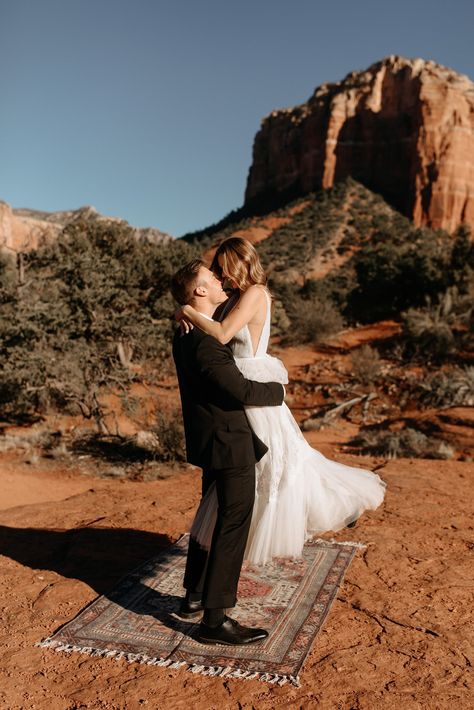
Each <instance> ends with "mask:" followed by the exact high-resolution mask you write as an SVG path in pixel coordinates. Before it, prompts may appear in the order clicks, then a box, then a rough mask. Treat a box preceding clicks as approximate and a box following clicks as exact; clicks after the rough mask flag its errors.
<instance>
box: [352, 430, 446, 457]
mask: <svg viewBox="0 0 474 710" xmlns="http://www.w3.org/2000/svg"><path fill="white" fill-rule="evenodd" d="M350 444H351V445H353V446H355V447H357V448H358V449H359V450H360V452H361V453H362V454H365V455H370V456H384V457H387V458H400V457H404V458H424V459H450V458H452V456H453V454H454V450H453V448H452V447H451V446H450V445H449V444H447V443H446V442H445V441H442V440H441V439H436V438H433V437H428V436H426V434H424V433H423V432H421V431H419V430H418V429H413V428H409V427H407V428H406V429H402V430H401V431H381V430H369V429H362V430H361V432H360V433H359V435H358V436H357V437H355V438H353V439H352V440H351V442H350Z"/></svg>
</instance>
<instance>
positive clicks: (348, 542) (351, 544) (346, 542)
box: [313, 537, 367, 548]
mask: <svg viewBox="0 0 474 710" xmlns="http://www.w3.org/2000/svg"><path fill="white" fill-rule="evenodd" d="M313 542H326V543H327V542H335V543H337V544H338V545H349V547H360V548H365V547H367V545H366V544H365V543H363V542H354V541H352V540H335V539H334V538H331V539H330V540H324V539H323V538H322V537H317V538H315V539H314V540H313Z"/></svg>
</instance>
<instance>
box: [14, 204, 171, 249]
mask: <svg viewBox="0 0 474 710" xmlns="http://www.w3.org/2000/svg"><path fill="white" fill-rule="evenodd" d="M81 221H85V222H102V223H103V222H112V223H115V224H122V225H125V226H130V225H128V222H127V221H126V220H124V219H120V218H118V217H106V216H104V215H102V214H100V212H98V211H97V210H96V209H95V207H91V206H90V205H86V206H84V207H80V208H79V209H76V210H62V211H58V212H44V211H41V210H32V209H26V208H12V207H11V206H10V205H9V204H8V203H7V202H2V201H0V250H7V251H10V252H16V253H18V252H26V251H31V250H32V249H37V248H38V247H39V246H41V245H42V244H49V243H51V242H52V241H54V240H55V239H56V238H57V236H58V235H59V234H60V233H61V232H62V230H63V229H64V227H65V226H66V225H68V224H73V223H76V222H81ZM130 229H131V230H132V234H133V236H134V237H135V238H136V239H137V240H138V241H142V240H143V241H148V242H152V243H154V244H168V243H169V242H170V241H173V237H171V236H170V235H169V234H166V232H162V231H161V230H159V229H155V228H154V227H145V228H141V227H130Z"/></svg>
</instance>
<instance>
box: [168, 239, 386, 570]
mask: <svg viewBox="0 0 474 710" xmlns="http://www.w3.org/2000/svg"><path fill="white" fill-rule="evenodd" d="M211 270H212V271H214V273H216V275H217V276H218V277H219V278H221V279H227V281H228V282H229V284H230V286H231V287H232V288H233V289H234V294H233V295H232V296H231V297H230V298H229V300H228V301H227V302H226V304H225V305H224V309H223V313H222V314H221V318H222V320H221V322H217V321H216V320H214V321H211V320H208V319H207V318H206V317H205V316H203V315H202V314H200V313H198V312H197V311H196V310H195V309H194V308H193V307H192V306H189V305H186V306H183V308H182V309H181V310H180V311H179V312H178V313H177V314H176V318H177V319H178V320H180V321H181V323H182V327H183V328H184V329H188V328H189V327H192V326H198V327H199V328H200V329H201V330H203V331H205V332H206V333H208V334H209V335H212V336H214V337H215V338H217V339H218V340H219V341H220V342H221V343H229V345H230V347H231V348H232V352H233V355H234V358H235V362H236V364H237V367H238V368H239V370H240V371H241V372H242V374H243V375H244V376H245V377H246V378H248V379H251V380H257V381H259V382H270V381H274V382H281V383H282V384H286V383H287V382H288V373H287V371H286V369H285V367H284V365H283V363H282V362H281V360H278V359H277V358H275V357H273V356H271V355H269V354H268V353H267V347H268V341H269V338H270V320H271V296H270V293H269V291H268V289H267V287H266V282H267V278H266V275H265V272H264V270H263V267H262V265H261V263H260V259H259V257H258V254H257V252H256V250H255V247H254V246H253V245H252V244H251V243H250V242H249V241H247V240H246V239H243V238H240V237H229V238H228V239H226V240H225V241H223V242H222V243H221V244H220V245H219V247H218V248H217V251H216V254H215V256H214V260H213V262H212V264H211ZM222 315H223V316H224V317H222ZM215 317H216V316H215ZM245 412H246V415H247V418H248V420H249V423H250V426H251V427H252V429H253V430H254V432H255V433H256V435H257V436H258V437H259V438H260V439H261V440H262V441H264V442H265V443H266V445H267V446H268V452H267V453H266V454H265V456H264V457H263V458H262V459H261V460H260V461H259V462H258V463H257V465H256V496H255V505H254V509H253V516H252V522H251V526H250V532H249V536H248V541H247V547H246V550H245V555H244V557H245V559H247V560H248V561H249V562H251V563H253V564H265V563H267V562H269V561H270V560H271V559H272V558H273V557H300V556H301V554H302V550H303V545H304V543H305V541H306V540H308V539H309V538H311V537H313V536H314V535H318V534H321V533H324V532H327V531H329V530H332V531H337V530H340V529H342V528H344V527H346V526H347V525H351V524H352V523H355V521H356V520H357V518H358V517H359V516H360V515H361V514H362V512H363V511H364V510H375V509H376V508H377V507H378V506H379V505H380V504H381V503H382V501H383V498H384V493H385V487H386V484H385V482H384V481H383V480H382V479H381V478H380V477H379V476H378V475H377V474H376V473H372V472H371V471H366V470H364V469H361V468H355V467H352V466H347V465H345V464H342V463H337V462H336V461H331V460H330V459H327V458H326V457H325V456H323V454H321V453H320V452H319V451H317V450H316V449H313V448H312V447H311V446H310V445H309V444H308V442H307V441H306V439H305V438H304V436H303V434H302V433H301V431H300V429H299V427H298V425H297V423H296V421H295V419H294V418H293V415H292V414H291V412H290V410H289V408H288V407H287V405H286V404H285V403H283V404H282V405H281V406H280V407H246V408H245ZM216 512H217V495H216V491H215V487H214V486H211V488H210V489H209V490H208V492H207V494H206V496H205V497H204V498H203V500H202V502H201V505H200V507H199V508H198V511H197V513H196V517H195V519H194V522H193V525H192V528H191V535H192V536H193V537H194V538H195V539H196V540H197V541H198V542H199V544H200V545H202V546H203V547H205V548H209V545H210V542H211V538H212V532H213V529H214V524H215V520H216Z"/></svg>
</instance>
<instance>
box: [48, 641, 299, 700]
mask: <svg viewBox="0 0 474 710" xmlns="http://www.w3.org/2000/svg"><path fill="white" fill-rule="evenodd" d="M35 646H39V647H41V648H51V649H54V651H57V652H61V651H62V652H64V653H71V651H76V652H79V653H84V654H87V655H89V656H104V657H107V658H113V659H114V660H115V661H120V660H122V659H124V660H126V661H128V663H134V662H135V663H146V664H147V665H151V666H160V667H167V668H183V667H184V666H186V669H185V670H187V671H190V672H191V673H195V674H197V675H204V676H212V677H218V676H219V677H221V678H223V677H225V678H226V679H227V678H238V679H239V680H259V681H262V682H265V683H272V684H273V683H275V684H277V685H285V683H288V682H289V683H291V684H292V685H294V686H296V687H297V688H299V687H300V679H299V676H297V675H296V676H293V675H285V674H282V673H259V672H258V671H244V670H242V669H240V668H236V669H232V666H204V665H200V664H197V663H188V662H187V661H173V660H172V659H171V658H161V657H159V656H147V655H146V654H145V653H126V652H125V651H116V650H113V649H110V648H92V647H91V646H76V645H75V644H71V643H63V642H62V641H57V640H55V639H54V638H52V637H51V636H49V637H48V638H45V639H43V640H42V641H37V642H36V643H35Z"/></svg>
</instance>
